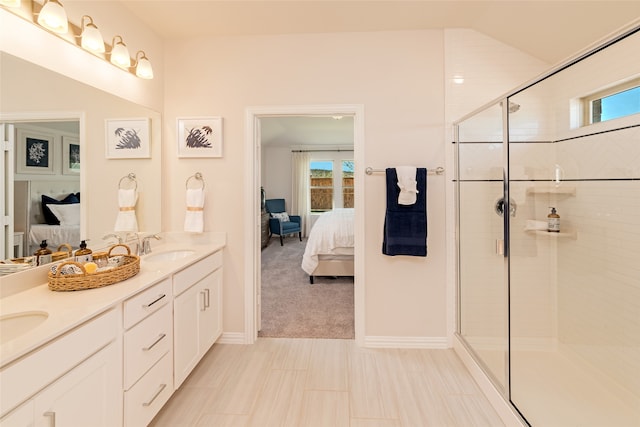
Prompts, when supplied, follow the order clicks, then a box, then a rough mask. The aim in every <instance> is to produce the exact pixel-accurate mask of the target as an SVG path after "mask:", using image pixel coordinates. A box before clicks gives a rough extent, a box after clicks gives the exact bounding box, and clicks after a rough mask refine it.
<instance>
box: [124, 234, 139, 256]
mask: <svg viewBox="0 0 640 427" xmlns="http://www.w3.org/2000/svg"><path fill="white" fill-rule="evenodd" d="M129 236H133V237H134V238H135V239H136V240H135V241H134V243H135V244H136V250H135V251H132V252H133V253H134V254H136V255H140V247H141V245H140V234H138V233H136V232H133V231H131V232H129V233H127V235H126V236H125V238H124V242H125V243H127V242H128V241H129Z"/></svg>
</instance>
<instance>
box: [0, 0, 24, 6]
mask: <svg viewBox="0 0 640 427" xmlns="http://www.w3.org/2000/svg"><path fill="white" fill-rule="evenodd" d="M0 4H1V5H3V6H7V7H20V0H0Z"/></svg>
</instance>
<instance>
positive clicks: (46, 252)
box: [33, 240, 51, 265]
mask: <svg viewBox="0 0 640 427" xmlns="http://www.w3.org/2000/svg"><path fill="white" fill-rule="evenodd" d="M33 255H34V256H35V257H36V265H44V264H48V263H50V262H51V249H49V248H47V241H46V240H43V241H42V243H40V249H38V250H37V251H35V253H34V254H33Z"/></svg>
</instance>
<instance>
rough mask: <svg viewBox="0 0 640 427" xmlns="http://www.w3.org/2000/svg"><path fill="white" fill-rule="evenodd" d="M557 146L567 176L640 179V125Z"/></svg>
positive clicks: (572, 177)
mask: <svg viewBox="0 0 640 427" xmlns="http://www.w3.org/2000/svg"><path fill="white" fill-rule="evenodd" d="M639 119H640V118H639ZM554 145H557V153H558V154H557V156H558V164H559V165H560V166H561V167H562V169H563V171H564V178H565V179H618V178H640V127H633V128H628V129H622V130H619V131H615V132H607V133H602V134H597V135H592V136H588V137H583V138H577V139H572V140H569V141H562V142H559V143H557V144H554Z"/></svg>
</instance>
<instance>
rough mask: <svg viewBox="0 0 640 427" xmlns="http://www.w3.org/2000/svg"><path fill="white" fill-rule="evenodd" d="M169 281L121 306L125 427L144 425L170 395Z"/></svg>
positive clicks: (151, 288)
mask: <svg viewBox="0 0 640 427" xmlns="http://www.w3.org/2000/svg"><path fill="white" fill-rule="evenodd" d="M172 295H173V293H172V286H171V279H165V280H163V281H161V282H160V283H158V284H156V285H154V286H152V287H150V288H149V289H146V290H145V291H143V292H141V293H139V294H138V295H136V296H134V297H132V298H129V299H128V300H126V301H125V302H124V306H123V307H124V325H123V326H124V329H125V331H124V425H125V427H126V426H144V425H147V424H148V423H149V422H150V421H151V420H152V419H153V417H154V416H155V415H156V414H157V413H158V411H159V410H160V408H162V406H163V405H164V404H165V403H166V402H167V400H169V397H171V394H172V393H173V375H172V369H171V367H172V364H173V314H172V304H171V303H172Z"/></svg>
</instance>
